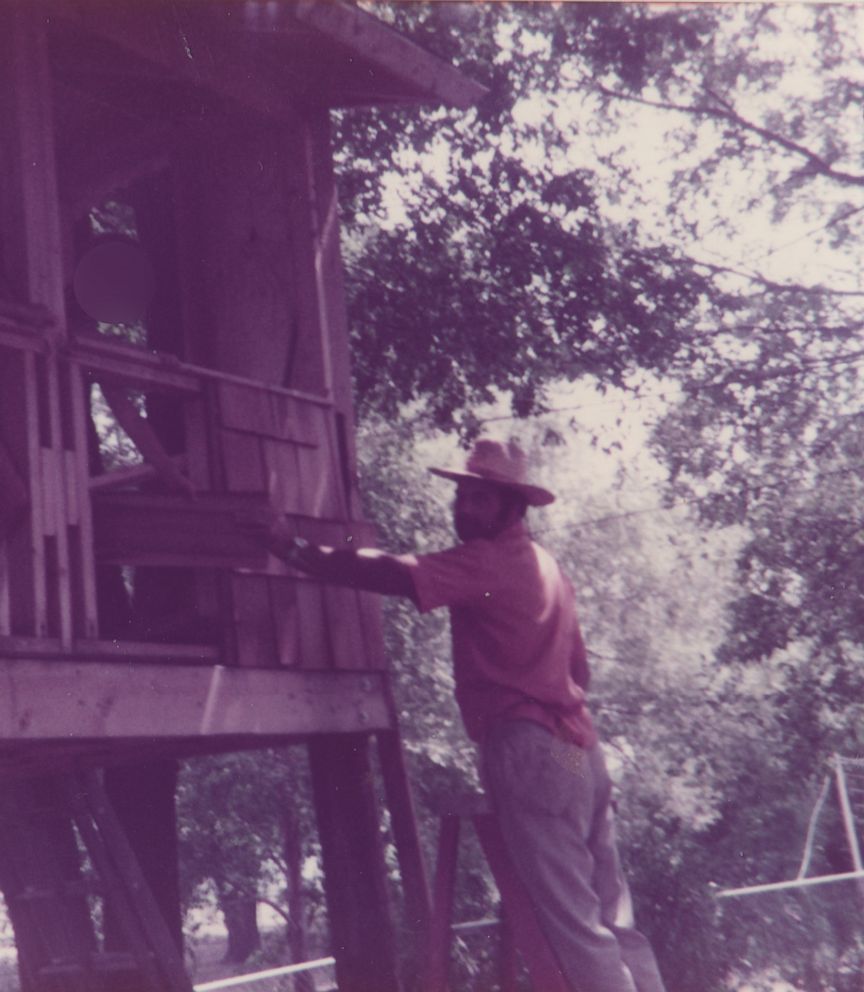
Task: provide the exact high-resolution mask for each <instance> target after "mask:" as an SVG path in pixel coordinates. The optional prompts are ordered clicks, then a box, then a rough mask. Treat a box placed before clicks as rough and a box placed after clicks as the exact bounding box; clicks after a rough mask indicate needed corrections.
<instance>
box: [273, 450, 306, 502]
mask: <svg viewBox="0 0 864 992" xmlns="http://www.w3.org/2000/svg"><path fill="white" fill-rule="evenodd" d="M263 447H264V464H265V473H266V489H267V493H268V495H269V497H270V505H271V506H272V507H273V509H274V510H275V511H276V512H277V513H300V512H301V511H302V509H303V507H304V505H305V504H304V499H303V490H302V484H301V480H300V467H299V464H298V462H297V448H296V446H295V445H294V444H292V443H290V442H284V441H271V440H265V441H264V442H263Z"/></svg>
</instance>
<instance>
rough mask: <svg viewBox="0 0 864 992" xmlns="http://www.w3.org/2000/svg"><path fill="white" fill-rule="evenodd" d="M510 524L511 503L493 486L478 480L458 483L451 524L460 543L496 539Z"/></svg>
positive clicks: (511, 514)
mask: <svg viewBox="0 0 864 992" xmlns="http://www.w3.org/2000/svg"><path fill="white" fill-rule="evenodd" d="M512 522H513V509H512V503H511V502H510V500H508V499H507V497H506V495H505V494H504V492H503V491H502V490H501V489H500V488H499V487H498V486H496V485H495V484H494V483H490V482H483V481H481V480H479V479H461V480H460V481H459V482H458V483H457V486H456V499H455V500H454V502H453V525H454V527H455V528H456V534H457V535H458V537H459V540H460V541H473V540H475V539H476V538H478V537H485V538H492V537H496V536H497V535H498V534H499V533H500V532H501V531H502V530H503V529H504V528H505V527H507V526H509V525H510V524H511V523H512Z"/></svg>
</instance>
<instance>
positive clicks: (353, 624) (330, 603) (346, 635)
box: [324, 586, 370, 670]
mask: <svg viewBox="0 0 864 992" xmlns="http://www.w3.org/2000/svg"><path fill="white" fill-rule="evenodd" d="M324 610H325V625H326V631H327V636H328V638H329V642H330V658H331V664H332V665H333V667H334V668H336V669H340V670H344V669H367V668H369V667H370V666H369V663H368V658H367V656H366V641H365V638H364V637H363V624H362V620H361V618H360V604H359V603H358V601H357V592H356V590H354V589H347V588H342V587H340V586H326V587H325V590H324Z"/></svg>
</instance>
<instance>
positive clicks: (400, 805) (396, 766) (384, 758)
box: [377, 728, 432, 970]
mask: <svg viewBox="0 0 864 992" xmlns="http://www.w3.org/2000/svg"><path fill="white" fill-rule="evenodd" d="M377 740H378V759H379V761H380V764H381V777H382V779H383V781H384V794H385V796H386V799H387V808H388V810H389V812H390V823H391V829H392V831H393V842H394V843H395V845H396V854H397V857H398V859H399V874H400V875H401V876H402V892H403V894H404V899H405V926H406V929H407V931H408V935H409V940H410V941H411V943H412V945H413V946H412V948H411V960H412V964H413V966H414V967H416V968H417V969H418V970H419V969H420V968H421V967H422V965H423V954H424V951H425V950H426V946H425V944H426V940H427V938H428V933H429V922H430V920H431V916H432V893H431V890H430V887H429V879H428V877H427V874H426V865H425V862H424V860H423V850H422V848H421V846H420V835H419V833H418V831H417V819H416V817H415V814H414V800H413V798H412V795H411V786H410V783H409V780H408V770H407V768H406V765H405V753H404V751H403V749H402V738H401V735H400V733H399V730H398V728H396V729H394V730H387V731H383V732H381V733H379V734H377Z"/></svg>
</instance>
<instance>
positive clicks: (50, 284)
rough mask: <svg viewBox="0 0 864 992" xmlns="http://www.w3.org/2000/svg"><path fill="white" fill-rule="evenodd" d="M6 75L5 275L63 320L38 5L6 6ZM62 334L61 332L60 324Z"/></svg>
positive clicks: (2, 22) (1, 19)
mask: <svg viewBox="0 0 864 992" xmlns="http://www.w3.org/2000/svg"><path fill="white" fill-rule="evenodd" d="M0 73H2V76H3V78H2V80H0V93H2V96H0V130H2V131H4V132H5V133H4V138H3V142H2V144H3V148H2V151H0V156H2V157H3V162H2V167H3V175H4V184H3V185H4V187H5V191H6V192H5V195H0V209H2V214H3V223H4V242H5V245H4V249H5V252H6V255H5V257H4V258H3V260H2V261H3V263H5V267H6V269H7V271H6V272H5V275H6V277H7V279H8V280H9V281H10V282H11V284H12V285H13V286H14V287H15V289H16V290H17V291H18V294H19V297H20V298H21V299H24V300H27V301H28V302H29V303H32V304H38V305H41V306H42V307H44V308H45V310H46V311H47V312H48V313H49V314H51V315H52V317H54V318H55V319H57V320H58V321H59V320H61V319H62V317H63V314H64V279H63V251H62V238H61V232H60V211H59V198H58V193H57V178H56V165H55V151H54V120H53V102H52V79H51V67H50V63H49V55H48V46H47V38H46V21H45V17H44V14H43V13H42V12H41V11H40V10H39V9H38V8H37V7H35V6H32V5H29V4H11V5H8V4H4V5H2V6H0ZM13 269H14V270H17V271H12V270H13ZM56 332H57V334H58V335H59V336H62V334H63V327H62V325H61V324H59V323H58V324H57V326H56Z"/></svg>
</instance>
